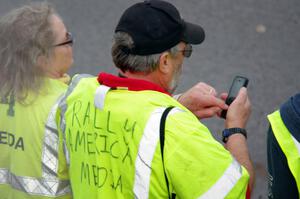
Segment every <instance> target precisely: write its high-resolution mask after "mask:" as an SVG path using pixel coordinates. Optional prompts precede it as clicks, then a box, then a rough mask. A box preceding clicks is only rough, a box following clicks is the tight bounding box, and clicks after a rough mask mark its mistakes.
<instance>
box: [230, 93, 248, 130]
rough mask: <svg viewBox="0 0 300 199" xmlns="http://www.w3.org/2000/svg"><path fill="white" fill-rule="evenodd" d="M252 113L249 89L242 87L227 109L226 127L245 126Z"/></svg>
mask: <svg viewBox="0 0 300 199" xmlns="http://www.w3.org/2000/svg"><path fill="white" fill-rule="evenodd" d="M250 113H251V103H250V100H249V98H248V95H247V89H246V88H245V87H242V88H241V89H240V91H239V93H238V95H237V97H236V98H235V100H234V101H233V102H232V104H230V106H229V108H228V110H227V116H226V122H225V127H226V128H234V127H239V128H245V127H246V124H247V121H248V118H249V116H250Z"/></svg>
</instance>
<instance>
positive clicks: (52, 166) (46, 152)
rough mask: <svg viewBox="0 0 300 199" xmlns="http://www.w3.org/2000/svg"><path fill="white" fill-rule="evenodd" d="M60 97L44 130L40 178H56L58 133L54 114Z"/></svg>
mask: <svg viewBox="0 0 300 199" xmlns="http://www.w3.org/2000/svg"><path fill="white" fill-rule="evenodd" d="M61 99H62V96H61V97H60V98H59V99H58V100H57V103H56V104H55V105H54V106H53V107H52V109H51V111H50V113H49V115H48V119H47V123H46V128H45V135H44V143H43V149H42V177H44V178H49V177H52V178H56V177H57V170H58V145H59V138H58V131H57V125H56V122H55V114H56V111H57V107H58V103H59V101H60V100H61Z"/></svg>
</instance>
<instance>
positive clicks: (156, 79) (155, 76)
mask: <svg viewBox="0 0 300 199" xmlns="http://www.w3.org/2000/svg"><path fill="white" fill-rule="evenodd" d="M121 75H124V76H125V77H128V78H133V79H141V80H146V81H149V82H151V83H154V84H156V85H158V86H160V87H162V88H164V89H165V90H166V91H168V90H169V89H168V86H167V84H166V83H165V81H164V78H163V77H162V76H161V75H160V74H159V72H158V71H157V70H155V71H153V72H150V73H148V74H146V73H143V72H137V73H131V72H129V71H126V72H125V73H121Z"/></svg>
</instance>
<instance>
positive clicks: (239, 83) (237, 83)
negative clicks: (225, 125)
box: [221, 76, 249, 119]
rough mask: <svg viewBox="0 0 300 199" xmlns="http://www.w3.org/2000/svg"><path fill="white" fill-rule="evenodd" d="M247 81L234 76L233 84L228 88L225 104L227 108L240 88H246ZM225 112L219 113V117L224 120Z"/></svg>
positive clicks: (244, 78) (245, 78) (241, 77)
mask: <svg viewBox="0 0 300 199" xmlns="http://www.w3.org/2000/svg"><path fill="white" fill-rule="evenodd" d="M248 82H249V79H248V78H247V77H243V76H235V77H234V79H233V82H232V84H231V86H230V89H229V93H228V97H227V98H226V101H225V103H226V104H227V105H228V106H229V105H230V104H231V103H232V102H233V101H234V100H235V98H236V96H237V94H238V93H239V91H240V89H241V88H242V87H247V86H248ZM226 114H227V110H223V111H222V112H221V117H222V118H224V119H226Z"/></svg>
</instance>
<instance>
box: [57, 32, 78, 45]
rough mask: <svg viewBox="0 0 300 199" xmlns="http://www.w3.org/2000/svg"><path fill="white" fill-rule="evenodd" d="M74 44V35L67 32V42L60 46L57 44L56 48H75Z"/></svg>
mask: <svg viewBox="0 0 300 199" xmlns="http://www.w3.org/2000/svg"><path fill="white" fill-rule="evenodd" d="M73 44H74V38H73V36H72V33H70V32H67V41H65V42H62V43H59V44H55V45H54V47H57V46H64V45H70V46H73Z"/></svg>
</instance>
